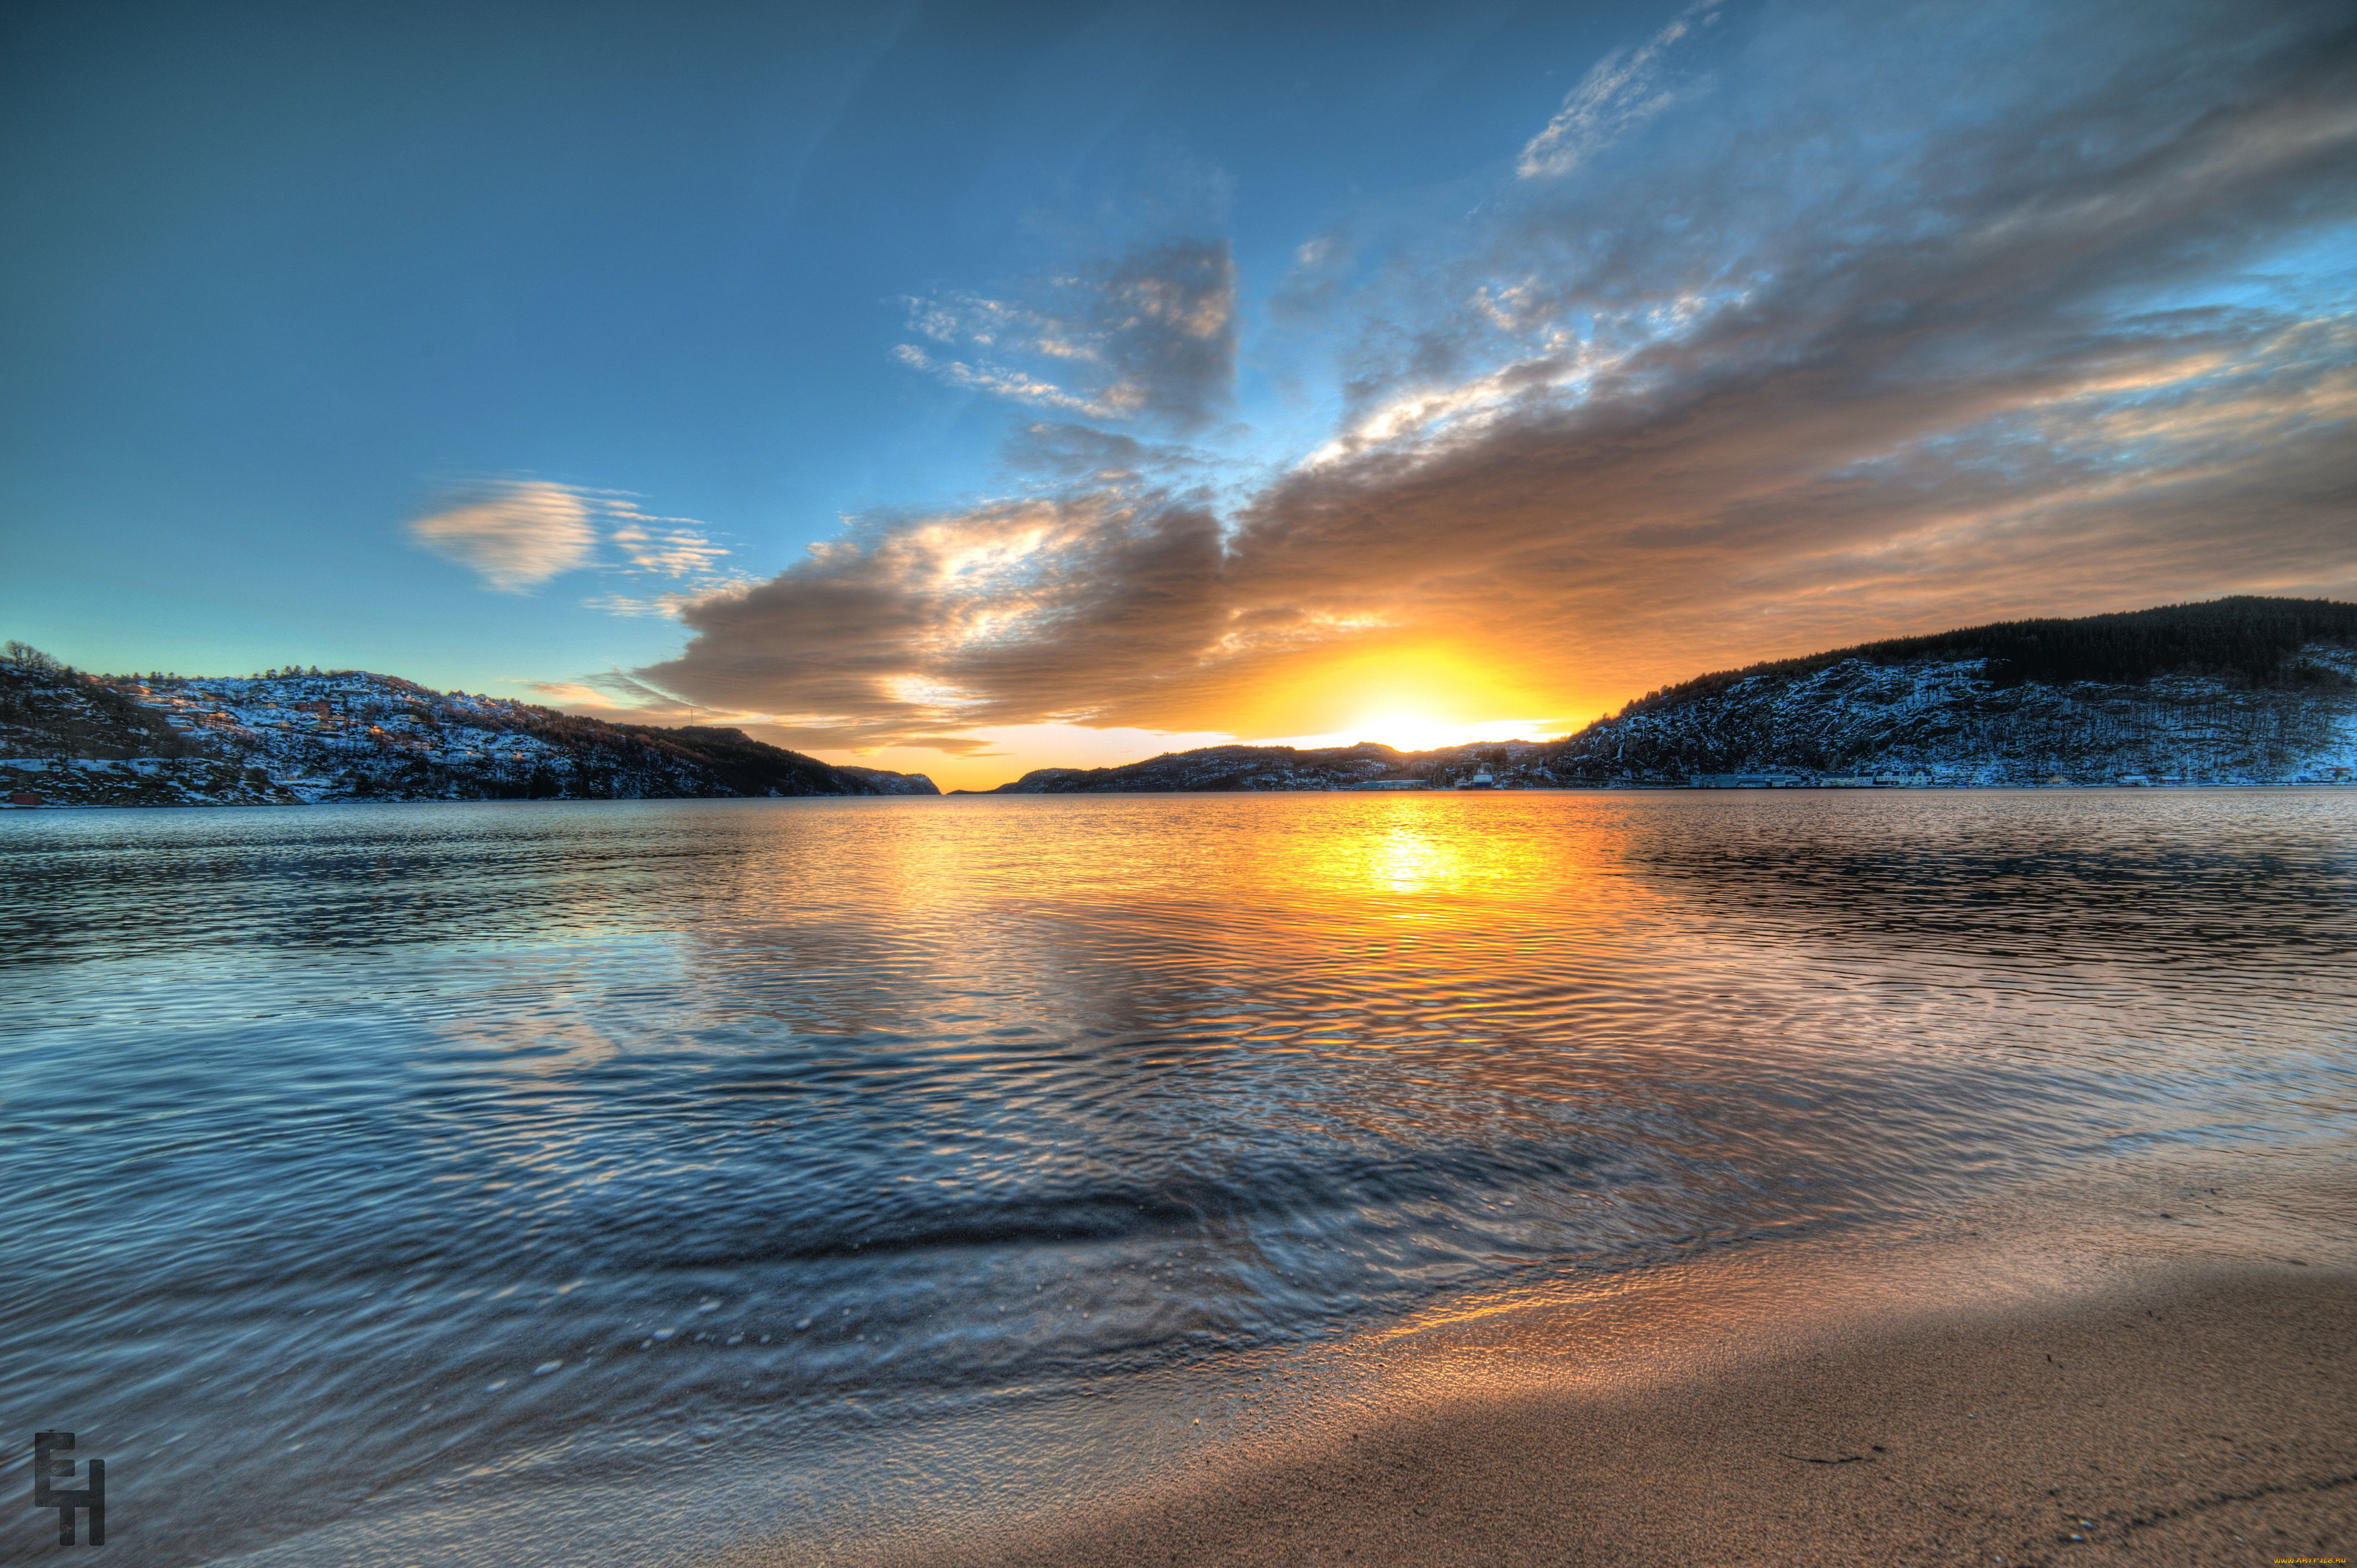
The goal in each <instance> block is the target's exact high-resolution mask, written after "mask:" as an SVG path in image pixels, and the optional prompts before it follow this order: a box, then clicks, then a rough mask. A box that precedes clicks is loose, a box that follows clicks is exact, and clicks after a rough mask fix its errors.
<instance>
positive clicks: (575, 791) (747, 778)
mask: <svg viewBox="0 0 2357 1568" xmlns="http://www.w3.org/2000/svg"><path fill="white" fill-rule="evenodd" d="M939 793H940V791H939V790H938V789H935V788H934V787H933V783H932V780H931V779H927V778H925V777H924V776H923V775H922V774H904V773H891V772H887V771H884V770H882V769H879V768H839V767H835V766H834V765H832V764H829V763H824V762H821V761H819V760H818V759H817V758H815V757H804V756H802V754H801V753H800V752H794V751H787V750H784V749H783V748H781V747H779V746H770V745H766V744H764V743H763V742H761V741H758V740H754V739H752V738H750V737H749V736H747V735H745V734H744V733H743V732H742V731H741V730H734V729H710V728H701V727H688V728H681V729H663V728H658V727H656V726H654V725H609V724H606V723H603V722H601V721H599V720H597V719H589V718H582V717H578V716H576V715H575V714H560V713H557V712H555V711H554V709H550V708H544V707H537V706H534V705H533V704H530V703H515V702H509V701H507V700H505V699H503V698H497V697H479V696H468V695H467V694H465V693H455V692H453V693H436V692H432V691H428V690H427V689H426V688H425V687H423V686H419V685H416V684H414V682H408V681H404V680H401V679H399V678H398V677H395V676H390V675H372V674H368V673H366V672H363V671H335V672H330V673H321V672H320V671H316V670H315V671H297V670H286V671H271V672H270V673H269V674H267V675H264V676H256V677H253V678H248V679H235V678H227V677H207V678H201V679H181V678H178V677H164V676H153V677H146V678H142V677H136V676H108V675H87V674H82V673H80V672H77V671H72V670H69V669H67V668H66V667H65V666H64V665H62V664H60V663H59V662H58V661H57V660H54V659H50V658H48V656H46V655H44V654H42V653H40V652H38V650H34V649H30V648H27V647H26V646H24V645H23V644H21V643H9V644H7V645H6V646H5V648H0V802H5V803H11V804H37V803H38V804H43V805H204V804H232V803H262V802H272V801H280V802H284V801H318V800H527V799H528V800H658V799H675V798H683V797H697V796H714V797H727V796H770V795H934V794H939Z"/></svg>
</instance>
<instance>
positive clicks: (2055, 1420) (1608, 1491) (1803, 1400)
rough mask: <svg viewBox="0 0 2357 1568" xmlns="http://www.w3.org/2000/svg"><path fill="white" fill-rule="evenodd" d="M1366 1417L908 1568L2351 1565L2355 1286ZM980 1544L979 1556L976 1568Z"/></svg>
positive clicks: (1851, 1348)
mask: <svg viewBox="0 0 2357 1568" xmlns="http://www.w3.org/2000/svg"><path fill="white" fill-rule="evenodd" d="M1747 1359H1748V1358H1745V1357H1743V1356H1741V1355H1740V1353H1739V1352H1738V1354H1737V1356H1736V1358H1735V1360H1736V1364H1734V1365H1731V1366H1730V1365H1727V1364H1725V1363H1723V1362H1722V1364H1720V1365H1718V1366H1716V1367H1713V1368H1710V1369H1704V1370H1700V1371H1698V1372H1697V1373H1696V1375H1692V1376H1685V1377H1679V1376H1674V1375H1672V1376H1647V1377H1641V1378H1637V1379H1634V1380H1630V1381H1629V1382H1627V1383H1624V1384H1623V1385H1621V1386H1619V1387H1606V1388H1600V1389H1599V1388H1587V1389H1581V1390H1573V1391H1553V1392H1539V1393H1522V1394H1504V1395H1490V1396H1480V1395H1477V1396H1474V1397H1471V1398H1469V1399H1466V1400H1463V1401H1460V1402H1453V1403H1450V1402H1444V1404H1443V1405H1442V1407H1441V1408H1438V1409H1436V1410H1433V1411H1431V1412H1427V1413H1425V1414H1422V1415H1420V1416H1415V1417H1412V1418H1408V1419H1405V1420H1399V1421H1372V1422H1368V1423H1364V1424H1363V1426H1362V1427H1361V1429H1360V1430H1357V1431H1354V1432H1350V1433H1347V1434H1343V1435H1342V1436H1341V1437H1340V1441H1339V1442H1337V1443H1335V1444H1331V1445H1329V1449H1328V1451H1327V1452H1323V1453H1320V1454H1317V1455H1308V1456H1302V1457H1298V1458H1296V1459H1295V1460H1293V1461H1292V1462H1289V1463H1277V1464H1274V1465H1269V1466H1254V1467H1246V1468H1242V1469H1239V1470H1236V1471H1232V1472H1230V1473H1226V1474H1223V1475H1222V1476H1220V1477H1216V1478H1213V1479H1210V1480H1207V1481H1206V1482H1205V1483H1203V1484H1200V1485H1198V1486H1195V1487H1185V1488H1179V1489H1178V1490H1176V1491H1175V1492H1173V1493H1170V1494H1167V1495H1163V1496H1159V1497H1156V1498H1149V1499H1142V1500H1139V1501H1136V1502H1134V1503H1132V1504H1130V1505H1127V1506H1126V1507H1123V1508H1120V1509H1114V1510H1111V1511H1107V1512H1103V1513H1101V1514H1098V1515H1097V1516H1096V1517H1093V1518H1084V1519H1079V1520H1071V1519H1067V1520H1061V1521H1057V1522H1049V1523H1046V1524H1043V1525H1042V1526H1041V1527H1039V1529H1037V1530H1035V1531H1034V1532H1033V1533H1031V1534H1030V1536H1029V1538H1028V1539H1023V1540H1016V1541H1004V1540H1002V1541H997V1542H995V1543H993V1544H992V1545H990V1546H988V1547H984V1546H983V1544H982V1543H981V1542H979V1541H976V1542H974V1543H971V1544H970V1546H969V1547H968V1548H967V1549H964V1550H957V1549H950V1550H946V1551H937V1552H924V1553H911V1554H909V1558H907V1559H904V1560H923V1559H931V1560H936V1561H944V1562H946V1561H961V1562H968V1563H974V1562H988V1563H1001V1564H1007V1565H1013V1564H1037V1565H1040V1568H1049V1565H1055V1568H1079V1565H1082V1564H1106V1565H1112V1564H1128V1563H1351V1564H1358V1565H1372V1564H1402V1565H1405V1564H1449V1563H1465V1564H1474V1563H1583V1564H1584V1563H1596V1564H1606V1563H1614V1564H1618V1563H1630V1564H1639V1563H1807V1564H1821V1563H1827V1564H1830V1563H2000V1562H2002V1563H2008V1564H2018V1563H2109V1562H2122V1563H2232V1564H2238V1565H2239V1564H2250V1563H2277V1562H2283V1561H2286V1560H2298V1559H2301V1558H2309V1559H2316V1558H2324V1559H2332V1558H2346V1557H2349V1556H2351V1555H2352V1554H2357V1273H2344V1272H2340V1271H2328V1270H2324V1269H2319V1268H2300V1267H2297V1266H2293V1265H2290V1264H2277V1265H2272V1266H2243V1267H2236V1268H2229V1269H2216V1268H2194V1269H2188V1270H2183V1271H2179V1272H2172V1273H2166V1274H2163V1275H2159V1276H2152V1277H2147V1278H2145V1279H2143V1280H2142V1281H2140V1282H2139V1283H2136V1284H2134V1285H2132V1286H2129V1287H2126V1288H2123V1289H2117V1290H2114V1291H2110V1292H2106V1293H2104V1294H2102V1295H2100V1296H2099V1297H2097V1298H2095V1299H2092V1300H2081V1301H2076V1302H2073V1303H2072V1304H2071V1305H2067V1306H2064V1307H2061V1308H2055V1309H2040V1308H2039V1307H2036V1306H2029V1307H2016V1308H2010V1309H2007V1310H2005V1311H2003V1312H2001V1313H1998V1314H1996V1315H1994V1316H1991V1315H1986V1314H1978V1313H1975V1314H1971V1315H1970V1316H1969V1320H1966V1319H1964V1318H1949V1317H1945V1316H1937V1315H1935V1316H1932V1317H1929V1318H1920V1317H1919V1318H1916V1319H1914V1320H1912V1321H1910V1323H1909V1324H1908V1325H1907V1326H1905V1327H1904V1328H1900V1329H1897V1330H1892V1329H1891V1328H1889V1327H1888V1326H1878V1323H1877V1320H1876V1319H1875V1318H1873V1317H1872V1316H1868V1317H1867V1319H1865V1320H1864V1321H1862V1322H1860V1323H1857V1324H1856V1325H1852V1326H1843V1327H1841V1328H1838V1329H1836V1330H1835V1331H1833V1332H1831V1333H1828V1334H1826V1335H1824V1337H1821V1338H1819V1339H1818V1340H1817V1342H1816V1343H1813V1344H1812V1345H1810V1346H1809V1347H1808V1348H1804V1349H1801V1350H1798V1351H1796V1352H1794V1353H1792V1354H1789V1355H1770V1356H1767V1357H1764V1358H1762V1359H1758V1360H1756V1361H1751V1362H1750V1364H1748V1365H1746V1364H1742V1363H1743V1362H1744V1361H1745V1360H1747ZM977 1548H978V1550H977Z"/></svg>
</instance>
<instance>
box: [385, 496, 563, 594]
mask: <svg viewBox="0 0 2357 1568" xmlns="http://www.w3.org/2000/svg"><path fill="white" fill-rule="evenodd" d="M409 532H410V535H411V537H413V538H414V539H415V540H416V541H417V542H419V543H421V544H423V545H425V547H426V548H427V549H428V550H431V551H433V552H434V553H436V554H437V555H441V556H443V557H445V558H446V559H448V560H451V561H456V562H457V563H458V564H460V565H462V566H466V567H469V568H471V569H472V570H473V571H475V572H476V573H477V574H478V575H480V576H481V577H482V579H483V581H484V582H486V583H488V584H490V585H491V586H492V587H494V588H497V589H499V590H500V592H502V593H510V594H513V593H521V592H522V591H523V590H524V589H526V588H528V587H530V586H531V585H533V584H534V583H541V582H545V581H547V580H548V579H549V578H551V577H554V576H555V575H558V574H559V573H563V572H570V571H572V570H573V569H574V568H575V567H576V566H580V565H583V564H586V563H587V561H588V559H589V553H590V551H591V550H592V549H593V548H594V547H595V546H596V544H597V530H596V529H595V528H593V527H592V526H591V524H590V505H589V503H588V502H587V501H586V500H585V499H584V498H583V497H582V496H581V495H580V494H579V493H578V492H576V491H575V490H573V489H570V488H568V487H566V486H564V485H553V484H547V483H544V482H543V481H540V480H536V479H523V480H512V481H507V482H502V483H498V484H493V485H489V486H485V487H483V488H481V489H479V490H477V491H476V492H475V493H473V494H471V495H468V496H466V497H463V498H459V499H455V500H454V501H453V502H452V503H451V504H449V505H447V506H446V507H445V508H444V509H443V510H440V511H437V512H435V513H433V514H432V515H431V516H427V517H421V518H419V519H417V520H416V521H414V522H412V523H411V524H410V525H409Z"/></svg>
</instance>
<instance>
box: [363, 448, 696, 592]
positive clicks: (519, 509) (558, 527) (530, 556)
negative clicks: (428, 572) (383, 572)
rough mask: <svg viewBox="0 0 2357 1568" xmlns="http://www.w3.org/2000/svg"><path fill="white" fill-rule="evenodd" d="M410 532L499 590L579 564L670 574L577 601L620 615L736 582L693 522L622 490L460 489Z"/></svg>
mask: <svg viewBox="0 0 2357 1568" xmlns="http://www.w3.org/2000/svg"><path fill="white" fill-rule="evenodd" d="M409 535H410V537H411V538H412V539H413V540H414V541H416V542H418V543H419V544H421V545H423V546H425V548H426V549H428V550H431V551H433V552H434V553H436V554H437V555H440V556H442V557H443V558H444V559H446V560H449V561H455V562H457V564H459V565H462V566H465V567H467V568H468V569H469V570H471V571H473V572H474V573H475V574H476V575H479V576H480V577H481V578H482V580H483V583H484V585H486V586H487V587H490V588H493V589H496V590H498V591H499V592H501V593H510V594H516V593H523V592H525V591H527V590H528V589H530V588H532V587H534V586H536V585H539V584H542V583H545V582H547V581H549V580H550V579H552V578H554V577H559V576H562V575H565V573H568V572H575V571H580V570H584V569H587V568H596V569H599V570H603V571H606V572H608V573H611V574H617V575H620V576H621V577H622V578H624V579H625V580H631V579H640V580H643V579H649V578H658V577H660V578H664V579H668V580H669V581H670V583H671V586H670V587H668V588H661V589H653V590H651V591H645V592H640V593H636V594H630V593H621V592H609V593H607V594H603V595H600V596H597V597H595V598H592V599H588V600H585V601H584V602H585V603H586V604H587V606H588V607H591V608H593V609H602V610H606V611H608V613H610V614H614V615H619V616H644V615H664V616H668V615H675V614H677V613H678V611H679V609H680V608H681V607H683V606H684V605H686V604H688V603H690V602H692V601H694V600H695V599H697V598H700V597H702V596H705V595H708V594H711V593H714V592H716V591H718V590H720V589H722V588H724V587H726V585H728V584H730V583H731V582H733V581H735V580H736V579H735V578H734V577H733V576H732V575H730V574H728V573H727V572H726V570H725V569H724V568H723V566H722V564H721V563H722V562H723V561H725V560H726V557H727V555H728V550H727V548H726V546H724V545H721V544H718V543H716V542H714V541H713V540H712V539H711V538H710V537H709V535H708V534H707V533H706V532H705V525H704V524H703V523H701V522H698V521H696V520H695V519H694V518H692V517H662V516H658V515H656V514H655V513H652V512H650V511H648V510H645V509H644V508H642V507H641V506H640V505H639V503H638V500H637V499H636V498H634V497H632V496H630V495H628V494H626V493H624V492H622V491H619V490H598V489H585V488H583V487H580V486H576V485H564V484H557V483H554V482H553V481H551V480H546V479H496V480H490V481H485V482H481V483H478V484H475V485H472V486H469V487H468V488H467V489H464V490H462V491H460V492H459V493H458V494H457V495H455V496H452V497H450V498H447V499H445V500H444V501H443V502H442V504H441V505H440V507H439V508H438V509H437V510H435V511H432V512H430V513H428V514H427V515H426V516H424V517H421V518H418V519H416V520H415V521H413V522H411V523H410V524H409ZM601 546H602V547H603V548H602V549H601Z"/></svg>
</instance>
